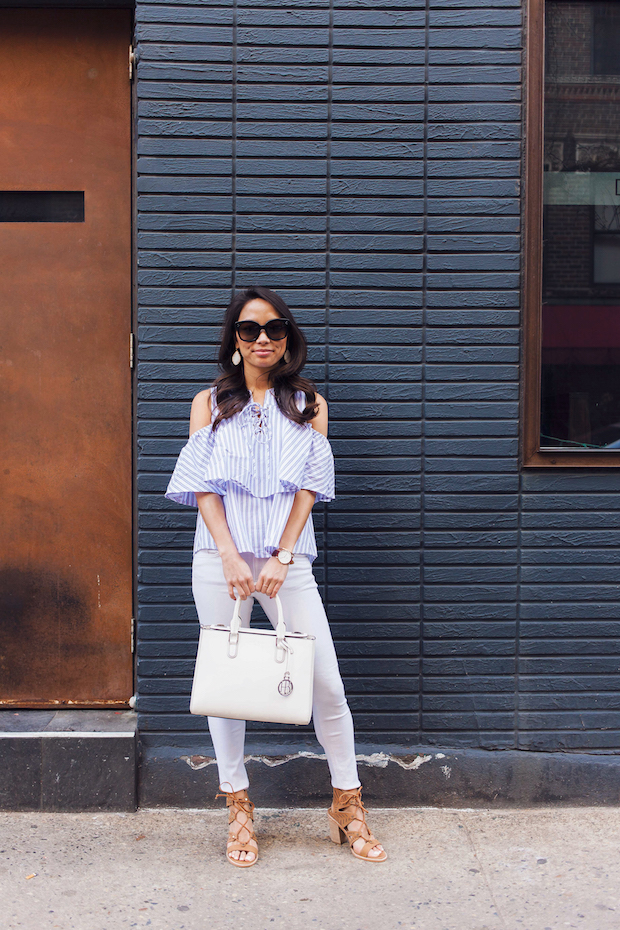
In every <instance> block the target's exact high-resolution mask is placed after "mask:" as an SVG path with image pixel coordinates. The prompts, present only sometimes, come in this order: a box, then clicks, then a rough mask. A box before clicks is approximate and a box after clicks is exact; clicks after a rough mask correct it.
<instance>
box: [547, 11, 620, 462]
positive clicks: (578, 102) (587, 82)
mask: <svg viewBox="0 0 620 930" xmlns="http://www.w3.org/2000/svg"><path fill="white" fill-rule="evenodd" d="M544 129H545V152H544V168H545V174H544V209H543V318H542V323H543V326H542V329H543V332H542V410H541V447H542V448H553V449H557V448H562V447H564V448H573V449H576V448H594V449H614V448H615V449H618V448H620V377H619V374H620V367H618V366H619V365H620V2H617V0H614V2H612V0H608V2H604V3H599V2H596V3H592V2H579V3H577V2H565V0H549V2H547V4H546V53H545V127H544Z"/></svg>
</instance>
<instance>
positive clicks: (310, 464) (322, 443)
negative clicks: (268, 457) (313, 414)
mask: <svg viewBox="0 0 620 930" xmlns="http://www.w3.org/2000/svg"><path fill="white" fill-rule="evenodd" d="M298 430H299V432H298V433H297V437H296V439H297V441H296V443H295V445H296V453H297V454H296V455H287V454H286V453H287V451H288V450H287V445H288V444H287V443H284V444H283V449H282V465H281V468H280V475H279V478H280V484H281V485H282V488H283V489H284V490H286V491H301V490H302V489H303V490H306V491H314V493H315V494H316V499H317V501H331V500H333V499H334V496H335V490H334V484H335V481H334V456H333V454H332V448H331V446H330V444H329V440H328V439H327V438H326V437H325V436H323V434H322V433H319V432H318V431H317V430H315V429H313V427H311V426H305V427H303V426H302V427H298ZM302 450H303V451H302Z"/></svg>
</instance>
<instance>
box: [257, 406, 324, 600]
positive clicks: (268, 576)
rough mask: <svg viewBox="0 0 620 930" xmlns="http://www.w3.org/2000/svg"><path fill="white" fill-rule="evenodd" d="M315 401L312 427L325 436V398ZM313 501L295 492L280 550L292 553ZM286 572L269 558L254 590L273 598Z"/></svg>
mask: <svg viewBox="0 0 620 930" xmlns="http://www.w3.org/2000/svg"><path fill="white" fill-rule="evenodd" d="M316 399H317V403H318V405H319V412H318V414H317V415H316V417H315V418H314V420H312V421H311V423H312V427H313V428H314V429H315V430H317V432H319V433H322V434H323V436H327V423H328V411H327V403H326V402H325V398H323V397H321V395H320V394H317V395H316ZM315 499H316V494H315V493H314V491H306V490H301V491H297V493H296V494H295V499H294V501H293V506H292V507H291V512H290V514H289V518H288V520H287V521H286V526H285V527H284V532H283V533H282V536H281V537H280V546H279V548H280V549H288V550H289V551H290V552H293V551H294V549H295V546H296V544H297V540H298V539H299V537H300V536H301V531H302V530H303V528H304V526H305V525H306V521H307V519H308V517H309V516H310V511H311V510H312V508H313V506H314V501H315ZM287 572H288V565H282V563H281V562H279V561H278V559H277V558H275V557H272V558H270V559H269V561H268V562H266V564H265V566H264V567H263V570H262V572H261V573H260V575H259V576H258V580H257V582H256V590H257V591H260V592H262V593H263V594H268V595H269V597H275V596H276V594H277V593H278V591H279V590H280V588H281V587H282V585H283V583H284V580H285V579H286V575H287Z"/></svg>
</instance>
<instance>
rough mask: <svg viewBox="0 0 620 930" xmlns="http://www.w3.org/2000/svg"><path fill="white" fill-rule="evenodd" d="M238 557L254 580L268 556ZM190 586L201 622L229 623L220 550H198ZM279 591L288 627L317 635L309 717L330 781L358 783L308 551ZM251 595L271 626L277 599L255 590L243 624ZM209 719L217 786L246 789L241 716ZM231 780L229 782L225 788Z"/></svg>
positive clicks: (346, 707) (346, 716) (346, 715)
mask: <svg viewBox="0 0 620 930" xmlns="http://www.w3.org/2000/svg"><path fill="white" fill-rule="evenodd" d="M241 557H242V558H243V559H244V560H245V561H246V562H247V563H248V565H249V566H250V569H251V571H252V575H253V577H254V581H256V580H257V578H258V576H259V574H260V571H261V569H262V567H263V565H264V564H265V562H266V561H267V559H259V558H257V557H256V556H254V555H252V554H251V553H247V552H244V553H241ZM192 589H193V593H194V600H195V602H196V609H197V610H198V617H199V619H200V622H201V624H203V625H209V624H214V623H223V624H226V625H227V626H228V624H229V623H230V619H231V617H232V612H233V601H232V600H231V598H230V596H229V594H228V587H227V585H226V581H225V579H224V572H223V570H222V561H221V559H220V556H219V553H218V552H216V551H213V550H211V549H201V550H200V551H198V552H196V553H195V555H194V564H193V571H192ZM278 593H279V597H280V600H281V601H282V609H283V611H284V619H285V621H286V623H287V624H288V625H289V628H290V629H292V630H294V631H296V632H299V633H311V634H312V635H313V636H315V637H316V644H315V647H316V649H315V660H314V694H313V704H312V720H313V723H314V729H315V732H316V736H317V739H318V741H319V743H320V744H321V746H322V747H323V749H324V750H325V754H326V756H327V764H328V765H329V771H330V775H331V782H332V785H333V786H334V787H336V788H341V789H349V788H358V787H359V785H360V781H359V778H358V774H357V763H356V761H355V743H354V736H353V720H352V718H351V711H350V710H349V705H348V704H347V699H346V697H345V693H344V686H343V684H342V679H341V677H340V672H339V670H338V660H337V658H336V651H335V649H334V643H333V641H332V636H331V632H330V629H329V623H328V620H327V616H326V614H325V608H324V607H323V602H322V600H321V596H320V594H319V591H318V588H317V584H316V581H315V580H314V575H313V574H312V566H311V564H310V561H309V559H308V558H307V557H306V556H303V555H296V556H295V563H294V565H290V566H289V570H288V574H287V576H286V580H285V582H284V584H283V585H282V587H281V588H280V591H279V592H278ZM254 598H255V599H256V600H257V601H258V602H259V603H260V605H261V606H262V608H263V610H264V611H265V613H266V614H267V616H268V618H269V620H270V621H271V623H272V625H273V626H274V627H275V625H276V620H277V613H276V605H275V601H272V600H271V598H269V597H268V596H267V595H266V594H259V593H258V592H257V591H255V592H254V593H253V595H252V596H251V597H248V598H247V599H246V600H245V601H242V602H241V623H242V626H246V627H248V626H249V625H250V614H251V611H252V604H253V599H254ZM208 720H209V730H210V733H211V739H212V740H213V746H214V749H215V756H216V760H217V767H218V774H219V780H220V785H221V786H224V787H226V788H227V790H231V791H240V790H241V789H243V788H247V787H248V785H249V781H248V775H247V772H246V769H245V765H244V758H243V756H244V742H245V720H229V719H226V718H223V717H209V718H208ZM229 785H230V786H232V787H230V788H228V786H229Z"/></svg>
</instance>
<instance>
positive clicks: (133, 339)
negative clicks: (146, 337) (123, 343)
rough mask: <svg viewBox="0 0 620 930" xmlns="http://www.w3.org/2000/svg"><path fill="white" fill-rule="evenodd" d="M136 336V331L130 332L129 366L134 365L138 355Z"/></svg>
mask: <svg viewBox="0 0 620 930" xmlns="http://www.w3.org/2000/svg"><path fill="white" fill-rule="evenodd" d="M135 350H136V336H135V333H129V367H130V368H133V367H134V362H135V357H136V351H135Z"/></svg>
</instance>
